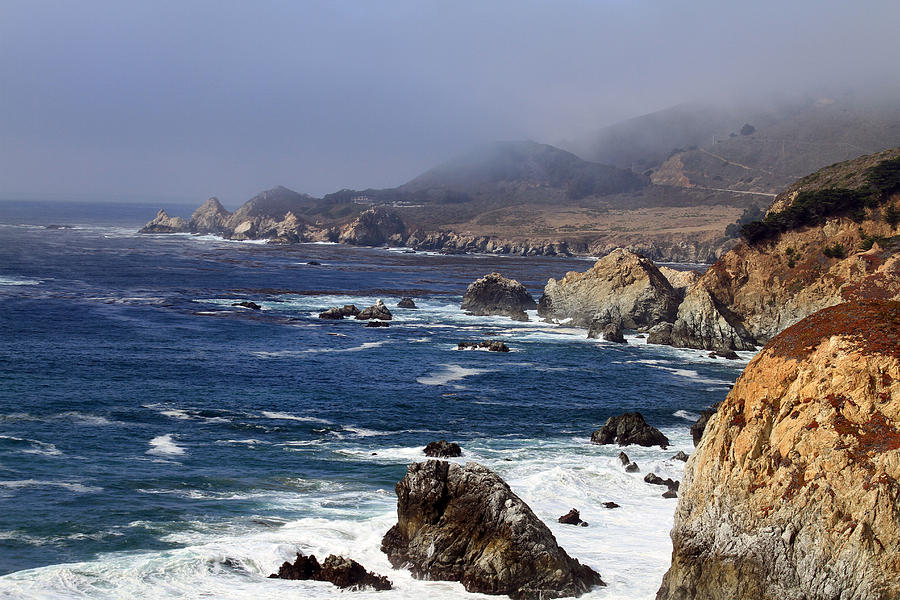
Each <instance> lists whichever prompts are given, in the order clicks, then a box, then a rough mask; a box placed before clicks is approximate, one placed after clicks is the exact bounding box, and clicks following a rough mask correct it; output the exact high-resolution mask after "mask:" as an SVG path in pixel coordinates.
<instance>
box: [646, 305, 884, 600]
mask: <svg viewBox="0 0 900 600" xmlns="http://www.w3.org/2000/svg"><path fill="white" fill-rule="evenodd" d="M898 480H900V303H898V302H884V301H857V302H849V303H844V304H840V305H837V306H833V307H829V308H826V309H824V310H822V311H820V312H818V313H816V314H814V315H812V316H810V317H807V318H806V319H804V320H802V321H800V322H799V323H797V324H795V325H793V326H792V327H790V328H788V329H786V330H785V331H783V332H781V333H780V334H778V335H777V336H776V337H775V338H773V339H772V340H771V341H770V342H769V343H768V344H767V345H766V346H765V347H764V348H763V349H762V351H761V352H760V353H759V354H758V355H757V357H756V358H754V359H753V361H751V363H750V364H749V365H748V366H747V368H746V369H745V371H744V373H743V375H741V377H740V378H739V379H738V381H737V383H736V384H735V387H734V389H733V390H732V391H731V393H730V394H729V395H728V397H727V399H726V400H725V401H724V402H723V403H722V405H721V406H720V407H719V409H718V411H717V412H716V413H715V414H714V415H713V416H712V417H711V419H710V420H709V423H708V425H707V427H706V433H705V434H704V435H703V438H702V439H701V441H700V444H699V446H698V447H697V451H696V452H695V453H694V454H693V455H692V456H691V457H690V459H689V460H688V462H687V465H686V468H685V475H684V480H683V485H682V489H681V494H682V497H681V500H680V502H679V504H678V508H677V511H676V514H675V522H674V527H673V529H672V541H673V553H672V565H671V567H670V569H669V571H668V573H666V576H665V577H664V579H663V583H662V586H661V588H660V590H659V592H658V594H657V599H658V600H688V599H693V598H707V599H710V600H720V599H721V600H725V599H729V600H730V599H732V598H742V599H760V600H775V599H779V600H780V599H797V600H800V599H803V600H826V599H827V600H834V599H838V598H839V599H840V600H889V599H896V598H898V597H900V592H898V590H900V554H898V552H897V548H900V503H898V501H897V498H900V483H898Z"/></svg>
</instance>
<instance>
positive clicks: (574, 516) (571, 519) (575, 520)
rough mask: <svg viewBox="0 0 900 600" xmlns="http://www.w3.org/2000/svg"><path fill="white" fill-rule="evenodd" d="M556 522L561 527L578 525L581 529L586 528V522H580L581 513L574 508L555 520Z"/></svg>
mask: <svg viewBox="0 0 900 600" xmlns="http://www.w3.org/2000/svg"><path fill="white" fill-rule="evenodd" d="M557 521H559V522H560V523H562V524H563V525H580V526H581V527H587V526H588V524H587V521H582V520H581V513H580V512H578V511H577V510H576V509H574V508H573V509H572V510H570V511H569V512H567V513H566V514H564V515H563V516H561V517H560V518H559V519H557Z"/></svg>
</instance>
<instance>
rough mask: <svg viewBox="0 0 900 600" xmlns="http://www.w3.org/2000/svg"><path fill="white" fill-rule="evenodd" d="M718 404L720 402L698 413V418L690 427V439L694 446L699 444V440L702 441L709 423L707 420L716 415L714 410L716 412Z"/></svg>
mask: <svg viewBox="0 0 900 600" xmlns="http://www.w3.org/2000/svg"><path fill="white" fill-rule="evenodd" d="M720 404H721V403H720V402H716V403H715V404H714V405H713V406H711V407H709V408H706V409H704V410H702V411H700V418H699V419H697V421H696V422H695V423H694V424H693V425H691V438H692V439H693V440H694V446H696V445H697V444H699V443H700V440H701V439H703V433H704V432H705V431H706V425H707V423H709V419H710V418H711V417H712V416H713V415H714V414H716V410H718V408H719V405H720Z"/></svg>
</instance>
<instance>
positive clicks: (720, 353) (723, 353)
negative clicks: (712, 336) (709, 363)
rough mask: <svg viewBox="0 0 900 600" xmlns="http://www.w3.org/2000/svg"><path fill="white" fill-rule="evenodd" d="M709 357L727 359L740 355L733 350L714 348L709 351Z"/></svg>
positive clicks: (736, 357)
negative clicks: (714, 349)
mask: <svg viewBox="0 0 900 600" xmlns="http://www.w3.org/2000/svg"><path fill="white" fill-rule="evenodd" d="M709 357H710V358H727V359H728V360H738V359H740V358H741V357H740V356H738V355H737V352H735V351H734V350H716V351H715V352H710V353H709Z"/></svg>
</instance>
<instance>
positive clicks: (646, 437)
mask: <svg viewBox="0 0 900 600" xmlns="http://www.w3.org/2000/svg"><path fill="white" fill-rule="evenodd" d="M591 443H594V444H613V443H615V444H618V445H620V446H627V445H628V444H637V445H639V446H661V447H662V448H663V449H665V448H666V447H668V445H669V438H667V437H666V436H664V435H663V434H662V432H660V431H659V429H657V428H656V427H651V426H650V425H647V423H646V422H645V421H644V417H643V416H641V413H639V412H633V413H625V414H624V415H621V416H618V417H610V418H609V419H608V420H607V421H606V424H605V425H604V426H603V427H601V428H600V429H598V430H596V431H595V432H594V433H592V434H591Z"/></svg>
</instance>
